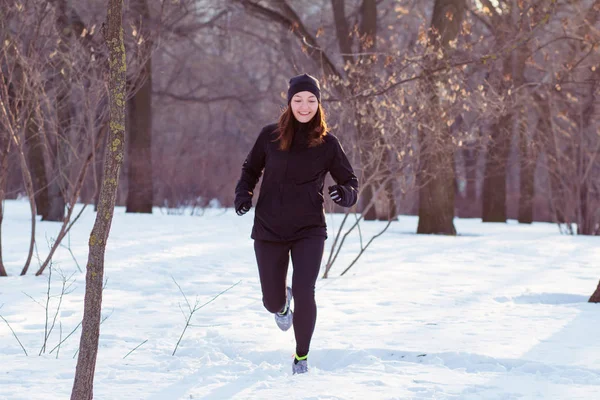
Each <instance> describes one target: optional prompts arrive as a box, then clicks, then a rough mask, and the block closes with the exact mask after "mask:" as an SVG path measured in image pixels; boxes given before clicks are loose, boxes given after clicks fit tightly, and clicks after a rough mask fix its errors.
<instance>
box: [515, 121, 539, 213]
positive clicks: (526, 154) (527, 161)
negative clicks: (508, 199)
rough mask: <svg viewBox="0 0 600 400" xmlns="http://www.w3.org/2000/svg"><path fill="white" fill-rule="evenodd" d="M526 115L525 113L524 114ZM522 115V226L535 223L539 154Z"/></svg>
mask: <svg viewBox="0 0 600 400" xmlns="http://www.w3.org/2000/svg"><path fill="white" fill-rule="evenodd" d="M523 114H524V112H523ZM523 114H522V115H521V116H520V119H519V132H518V135H519V150H520V154H521V160H520V161H521V162H520V168H521V173H520V182H519V184H520V194H521V195H520V197H519V217H518V218H519V222H520V223H522V224H531V223H532V222H533V197H534V195H535V165H536V161H537V152H536V151H535V148H534V145H533V143H534V141H533V139H530V138H529V137H528V135H527V131H528V129H527V121H526V118H527V116H526V115H523Z"/></svg>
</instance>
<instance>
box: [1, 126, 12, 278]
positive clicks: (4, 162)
mask: <svg viewBox="0 0 600 400" xmlns="http://www.w3.org/2000/svg"><path fill="white" fill-rule="evenodd" d="M10 143H11V142H10V140H9V138H8V134H6V132H3V131H0V157H1V158H0V276H7V275H8V274H7V273H6V269H5V268H4V263H3V261H2V220H3V219H4V206H3V204H4V196H5V190H6V181H7V178H8V154H9V153H10Z"/></svg>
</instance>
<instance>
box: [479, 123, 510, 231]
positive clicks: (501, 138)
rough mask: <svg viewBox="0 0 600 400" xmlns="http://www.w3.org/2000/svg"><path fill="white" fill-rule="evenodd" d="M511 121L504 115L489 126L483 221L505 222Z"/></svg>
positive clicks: (483, 195) (484, 179) (484, 178)
mask: <svg viewBox="0 0 600 400" xmlns="http://www.w3.org/2000/svg"><path fill="white" fill-rule="evenodd" d="M511 122H512V119H511V116H510V115H505V116H504V117H503V118H501V119H500V120H499V121H498V122H496V123H495V124H494V125H493V126H492V128H491V130H492V132H491V135H490V142H489V143H488V153H487V157H486V162H485V174H484V177H483V194H482V201H483V202H482V221H483V222H506V163H507V161H508V154H509V152H510V135H509V133H508V132H509V130H510V126H511Z"/></svg>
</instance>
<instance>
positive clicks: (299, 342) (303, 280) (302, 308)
mask: <svg viewBox="0 0 600 400" xmlns="http://www.w3.org/2000/svg"><path fill="white" fill-rule="evenodd" d="M324 246H325V238H324V237H320V236H314V237H307V238H304V239H298V240H295V241H293V242H267V241H263V240H255V241H254V252H255V254H256V262H257V263H258V273H259V275H260V285H261V287H262V293H263V304H264V305H265V308H266V309H267V310H268V311H270V312H272V313H276V312H278V311H281V310H282V309H283V307H284V306H285V296H286V277H287V271H288V265H289V262H290V252H291V254H292V264H293V266H294V270H293V274H292V292H293V295H294V335H295V336H296V354H297V355H298V357H303V356H305V355H307V354H308V350H309V347H310V340H311V338H312V335H313V332H314V330H315V322H316V320H317V304H316V302H315V282H316V281H317V277H318V275H319V269H320V267H321V259H322V258H323V249H324Z"/></svg>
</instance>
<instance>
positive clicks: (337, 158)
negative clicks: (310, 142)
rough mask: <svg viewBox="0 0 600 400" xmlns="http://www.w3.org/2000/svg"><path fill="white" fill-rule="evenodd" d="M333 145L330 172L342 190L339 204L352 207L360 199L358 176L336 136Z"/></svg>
mask: <svg viewBox="0 0 600 400" xmlns="http://www.w3.org/2000/svg"><path fill="white" fill-rule="evenodd" d="M333 147H334V149H333V157H332V159H331V164H330V166H329V173H330V174H331V177H332V178H333V180H334V181H335V183H336V184H337V185H339V187H340V188H341V190H342V201H341V202H340V203H339V204H340V205H341V206H342V207H352V206H353V205H354V204H356V201H357V200H358V178H357V177H356V175H355V174H354V170H353V169H352V165H350V161H348V157H346V153H345V152H344V149H343V148H342V145H341V144H340V142H339V141H338V140H337V138H335V137H334V140H333Z"/></svg>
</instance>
